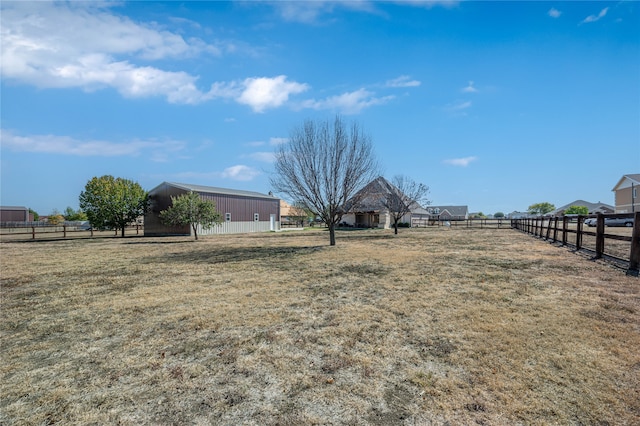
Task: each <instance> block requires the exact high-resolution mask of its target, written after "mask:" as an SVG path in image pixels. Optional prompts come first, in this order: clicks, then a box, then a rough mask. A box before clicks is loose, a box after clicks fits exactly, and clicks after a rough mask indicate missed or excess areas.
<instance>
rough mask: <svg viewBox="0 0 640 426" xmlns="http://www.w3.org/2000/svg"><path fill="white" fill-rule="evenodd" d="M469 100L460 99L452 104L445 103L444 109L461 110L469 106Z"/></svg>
mask: <svg viewBox="0 0 640 426" xmlns="http://www.w3.org/2000/svg"><path fill="white" fill-rule="evenodd" d="M471 105H472V104H471V101H460V102H456V103H453V104H449V105H447V107H446V109H447V110H449V111H454V112H455V111H463V110H465V109H468V108H471Z"/></svg>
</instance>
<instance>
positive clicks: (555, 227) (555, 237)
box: [553, 216, 558, 243]
mask: <svg viewBox="0 0 640 426" xmlns="http://www.w3.org/2000/svg"><path fill="white" fill-rule="evenodd" d="M557 241H558V216H556V217H554V218H553V242H554V243H555V242H557Z"/></svg>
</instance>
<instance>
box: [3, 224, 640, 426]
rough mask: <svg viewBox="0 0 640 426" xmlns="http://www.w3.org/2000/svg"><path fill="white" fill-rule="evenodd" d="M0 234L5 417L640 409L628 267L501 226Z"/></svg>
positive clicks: (635, 311)
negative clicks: (68, 236)
mask: <svg viewBox="0 0 640 426" xmlns="http://www.w3.org/2000/svg"><path fill="white" fill-rule="evenodd" d="M0 250H1V255H2V258H1V260H2V269H1V271H2V310H1V316H0V332H1V333H2V334H1V336H0V337H1V342H0V343H1V349H0V356H1V364H0V374H1V381H2V384H1V388H0V423H2V424H16V425H27V424H29V425H30V424H53V423H59V424H129V425H138V424H228V425H235V424H256V425H258V424H259V425H264V424H267V425H268V424H273V425H276V424H281V425H286V424H291V425H294V424H295V425H298V424H371V425H383V424H385V425H386V424H447V423H449V424H493V425H500V424H533V425H536V424H540V425H542V424H629V425H631V424H638V423H640V355H639V353H638V348H639V347H640V281H639V280H638V279H637V278H632V277H627V276H625V275H624V273H622V272H620V271H619V270H617V269H613V268H611V267H610V266H608V265H606V264H604V263H599V262H593V261H589V260H588V259H587V258H585V257H583V256H579V255H576V254H574V253H571V252H570V251H568V250H566V249H562V248H557V247H555V246H553V245H551V244H549V243H547V242H544V241H540V240H538V239H535V238H532V237H530V236H527V235H525V234H522V233H519V232H516V231H512V230H477V229H474V230H466V229H459V230H458V229H450V230H448V229H446V228H430V229H419V230H401V232H400V234H399V235H397V236H393V235H392V234H391V233H390V232H389V231H382V230H370V231H350V232H341V233H339V234H338V245H337V246H335V247H329V246H327V235H326V233H325V232H323V231H305V232H297V233H293V232H292V233H280V234H259V235H240V236H229V235H226V236H211V237H206V238H203V239H202V240H201V241H199V242H197V243H196V242H192V241H190V240H189V239H186V238H185V239H179V238H178V239H175V238H174V239H161V238H154V239H150V238H142V237H141V238H125V239H101V240H98V239H97V240H74V241H52V242H40V243H15V242H9V243H2V244H0Z"/></svg>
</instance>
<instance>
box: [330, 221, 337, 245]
mask: <svg viewBox="0 0 640 426" xmlns="http://www.w3.org/2000/svg"><path fill="white" fill-rule="evenodd" d="M329 245H330V246H335V245H336V224H335V223H330V224H329Z"/></svg>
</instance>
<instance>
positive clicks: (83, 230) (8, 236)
mask: <svg viewBox="0 0 640 426" xmlns="http://www.w3.org/2000/svg"><path fill="white" fill-rule="evenodd" d="M132 232H135V234H136V235H139V234H141V233H143V232H144V231H143V227H142V225H131V226H128V227H126V228H125V234H128V235H131V233H132ZM120 233H121V230H110V231H98V230H94V229H92V228H89V227H87V226H86V225H84V224H82V225H78V224H73V223H71V224H69V223H65V224H60V225H50V224H46V223H43V222H1V223H0V239H2V240H4V241H8V240H13V241H18V240H27V239H28V240H38V239H59V238H62V239H67V238H81V237H90V238H94V237H108V236H118V235H120Z"/></svg>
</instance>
